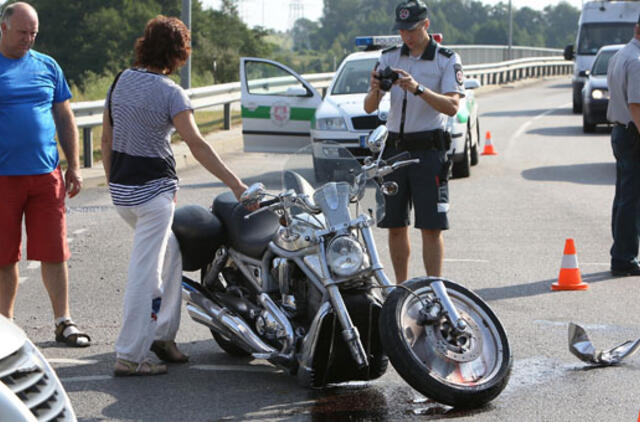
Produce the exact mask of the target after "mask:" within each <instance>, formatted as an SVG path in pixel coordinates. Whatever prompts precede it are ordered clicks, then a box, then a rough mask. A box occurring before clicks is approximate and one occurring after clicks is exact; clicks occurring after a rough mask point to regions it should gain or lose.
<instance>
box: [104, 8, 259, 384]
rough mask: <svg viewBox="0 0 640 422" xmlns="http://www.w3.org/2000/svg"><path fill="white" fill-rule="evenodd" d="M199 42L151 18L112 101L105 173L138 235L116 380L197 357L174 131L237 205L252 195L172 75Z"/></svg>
mask: <svg viewBox="0 0 640 422" xmlns="http://www.w3.org/2000/svg"><path fill="white" fill-rule="evenodd" d="M190 41H191V36H190V34H189V30H188V29H187V28H186V26H185V25H184V24H183V23H182V22H181V21H180V20H179V19H177V18H172V17H166V16H157V17H155V18H154V19H152V20H150V21H149V22H148V23H147V26H146V28H145V31H144V36H143V37H141V38H139V39H138V40H137V41H136V44H135V53H136V61H135V64H134V67H132V68H131V69H127V70H125V71H123V72H122V73H121V74H120V75H118V76H117V77H116V79H115V81H114V83H113V84H112V85H111V88H110V89H109V91H108V93H107V99H106V100H105V111H104V115H103V135H102V158H103V164H104V170H105V174H106V176H107V180H108V182H109V190H110V192H111V198H112V200H113V203H114V205H115V206H116V210H117V212H118V214H120V216H121V217H122V218H123V219H124V220H125V221H126V223H127V224H129V225H130V226H131V227H132V228H133V229H134V239H133V248H132V252H131V260H130V263H129V270H128V280H127V286H126V289H125V294H124V315H123V321H122V329H121V331H120V335H119V336H118V340H117V341H116V345H115V348H116V363H115V366H114V375H115V376H128V375H156V374H162V373H166V372H167V367H166V365H164V364H157V363H153V362H151V361H149V360H148V354H149V350H152V351H154V352H155V353H156V355H157V356H158V357H159V358H160V359H162V360H163V361H165V362H186V361H187V359H188V357H187V356H186V355H184V354H183V353H182V352H180V350H178V348H177V346H176V343H175V336H176V333H177V331H178V325H179V323H180V295H181V292H180V280H181V273H182V262H181V257H180V251H179V248H178V243H177V240H176V238H175V236H173V234H172V233H171V223H172V221H173V214H174V210H175V195H176V192H177V190H178V177H177V175H176V169H175V159H174V156H173V152H172V150H171V142H170V136H171V133H172V132H173V130H174V129H176V130H177V131H178V133H179V134H180V135H181V136H182V139H183V140H184V141H185V142H186V143H187V145H188V146H189V149H190V150H191V152H192V154H193V156H194V157H195V158H196V159H197V160H198V161H199V162H200V163H201V164H202V165H203V166H204V167H205V168H206V169H207V170H208V171H209V172H210V173H211V174H213V175H214V176H216V177H217V178H218V179H220V180H222V182H224V183H225V184H226V185H227V186H228V187H229V188H230V189H231V190H232V191H233V193H234V195H235V196H236V197H237V198H239V197H240V195H241V194H242V192H244V190H245V189H246V188H247V186H246V185H245V184H244V183H242V181H241V180H240V179H239V178H238V177H237V176H236V175H235V174H234V173H233V172H232V171H231V170H230V169H229V168H227V166H226V165H225V164H224V163H223V162H222V160H221V159H220V157H219V156H218V155H217V154H216V152H215V151H214V150H213V149H212V148H211V146H209V144H207V143H206V142H205V140H204V138H203V137H202V135H201V134H200V131H199V130H198V127H197V126H196V124H195V120H194V117H193V108H192V106H191V103H190V101H189V98H188V96H187V94H186V92H185V91H184V90H183V89H182V88H181V87H180V86H178V85H176V84H175V83H174V82H173V81H172V80H171V79H170V78H169V77H168V76H167V75H169V74H171V73H173V72H174V71H175V70H176V69H178V68H179V67H180V66H182V65H183V64H184V63H185V62H186V60H187V58H188V57H189V54H190V53H191V47H190Z"/></svg>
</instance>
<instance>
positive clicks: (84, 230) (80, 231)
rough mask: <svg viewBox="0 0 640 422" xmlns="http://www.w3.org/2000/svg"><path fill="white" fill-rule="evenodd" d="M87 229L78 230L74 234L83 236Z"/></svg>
mask: <svg viewBox="0 0 640 422" xmlns="http://www.w3.org/2000/svg"><path fill="white" fill-rule="evenodd" d="M86 231H87V229H78V230H74V232H73V234H82V233H84V232H86Z"/></svg>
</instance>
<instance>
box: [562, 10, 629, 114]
mask: <svg viewBox="0 0 640 422" xmlns="http://www.w3.org/2000/svg"><path fill="white" fill-rule="evenodd" d="M639 15H640V1H589V2H586V3H584V5H583V6H582V13H581V14H580V20H579V21H578V35H577V37H576V44H575V47H574V45H573V44H571V45H568V46H567V47H566V48H565V50H564V57H565V59H567V60H573V59H575V61H576V64H575V66H574V67H573V79H572V80H571V85H572V88H573V112H574V113H580V112H582V88H583V86H584V83H585V81H586V79H587V74H586V71H587V70H589V69H591V65H593V61H594V60H595V58H596V53H597V52H598V50H599V49H600V47H602V46H603V45H608V44H626V43H627V42H629V40H630V39H631V38H633V27H634V25H635V24H636V22H638V16H639Z"/></svg>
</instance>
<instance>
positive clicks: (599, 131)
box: [527, 109, 611, 142]
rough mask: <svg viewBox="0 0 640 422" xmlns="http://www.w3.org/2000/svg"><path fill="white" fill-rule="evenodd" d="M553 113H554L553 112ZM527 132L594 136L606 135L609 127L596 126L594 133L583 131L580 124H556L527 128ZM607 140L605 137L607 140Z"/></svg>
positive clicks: (548, 134)
mask: <svg viewBox="0 0 640 422" xmlns="http://www.w3.org/2000/svg"><path fill="white" fill-rule="evenodd" d="M567 110H568V109H567ZM554 114H555V113H554ZM527 133H530V134H532V135H542V136H551V137H563V136H564V137H566V136H579V137H581V138H584V137H587V138H589V137H595V136H599V135H606V134H610V133H611V127H610V126H607V125H603V126H597V127H596V131H595V132H594V133H584V131H583V130H582V126H556V127H541V128H537V129H531V130H528V131H527ZM608 141H609V140H608V139H607V142H608Z"/></svg>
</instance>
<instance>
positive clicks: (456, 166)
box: [452, 130, 471, 178]
mask: <svg viewBox="0 0 640 422" xmlns="http://www.w3.org/2000/svg"><path fill="white" fill-rule="evenodd" d="M452 174H453V177H454V178H458V177H469V176H470V175H471V134H470V133H469V130H467V131H466V134H465V140H464V154H463V157H462V161H459V162H456V163H453V172H452Z"/></svg>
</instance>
